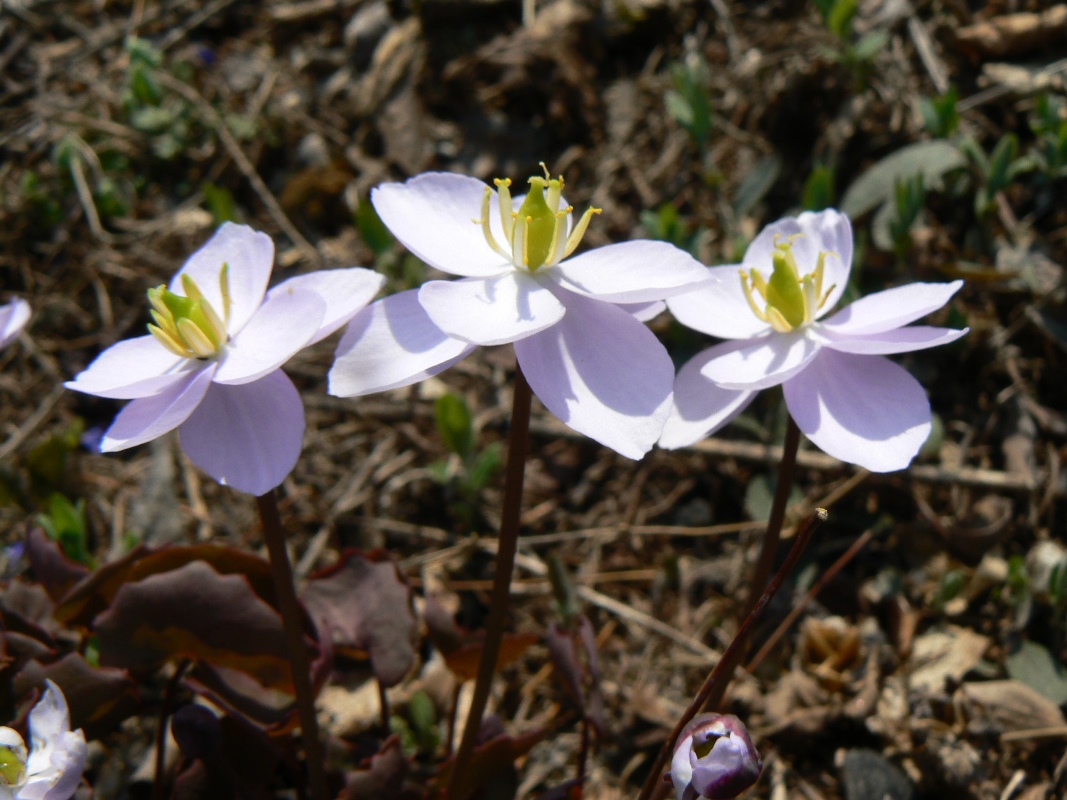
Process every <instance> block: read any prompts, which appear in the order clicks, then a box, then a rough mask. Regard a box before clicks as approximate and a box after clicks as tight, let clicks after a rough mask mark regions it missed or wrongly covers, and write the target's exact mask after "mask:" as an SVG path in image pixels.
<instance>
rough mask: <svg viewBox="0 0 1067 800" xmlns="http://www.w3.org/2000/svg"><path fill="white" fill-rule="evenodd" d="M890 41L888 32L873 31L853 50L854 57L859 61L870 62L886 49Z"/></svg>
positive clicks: (857, 43)
mask: <svg viewBox="0 0 1067 800" xmlns="http://www.w3.org/2000/svg"><path fill="white" fill-rule="evenodd" d="M888 41H889V34H888V33H887V32H886V31H871V32H870V33H868V34H867V35H866V36H864V37H863V38H862V39H860V40H859V41H858V42H856V46H855V47H854V48H853V49H852V57H853V58H855V59H856V60H857V61H870V60H871V59H873V58H874V57H875V56H876V55H878V53H879V52H880V51H881V50H882V49H883V48H884V47H885V45H886V42H888Z"/></svg>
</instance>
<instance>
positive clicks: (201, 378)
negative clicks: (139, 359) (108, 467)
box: [100, 362, 217, 453]
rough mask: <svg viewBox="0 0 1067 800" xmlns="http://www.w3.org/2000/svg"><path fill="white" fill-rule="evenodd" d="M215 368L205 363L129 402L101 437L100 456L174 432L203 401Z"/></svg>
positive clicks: (212, 364) (215, 365)
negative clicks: (180, 378) (168, 384)
mask: <svg viewBox="0 0 1067 800" xmlns="http://www.w3.org/2000/svg"><path fill="white" fill-rule="evenodd" d="M216 367H217V364H215V363H212V362H207V363H205V364H204V365H203V366H202V367H201V368H200V369H199V370H195V371H191V372H188V373H186V374H185V377H184V378H183V379H182V380H181V381H178V382H177V383H175V384H173V385H171V386H168V387H167V388H166V389H164V390H162V391H161V392H159V393H158V394H156V395H153V396H152V397H142V398H139V399H137V400H131V401H130V402H129V403H127V404H126V406H125V408H123V409H122V411H120V412H119V415H118V416H117V417H115V421H114V422H112V423H111V427H110V428H108V430H107V433H106V434H104V439H103V441H102V442H101V443H100V452H101V453H114V452H116V451H118V450H125V449H127V448H129V447H133V446H135V445H138V444H144V443H145V442H150V441H152V440H153V439H156V438H158V437H160V436H162V435H163V434H164V433H167V432H168V431H172V430H174V429H175V428H177V427H178V426H179V425H181V424H182V423H183V422H185V420H186V419H188V418H189V415H190V414H192V413H193V411H194V410H196V407H197V406H198V405H199V404H200V401H201V400H203V399H204V395H205V394H206V393H207V388H208V386H210V385H211V378H212V376H214V374H215V369H216Z"/></svg>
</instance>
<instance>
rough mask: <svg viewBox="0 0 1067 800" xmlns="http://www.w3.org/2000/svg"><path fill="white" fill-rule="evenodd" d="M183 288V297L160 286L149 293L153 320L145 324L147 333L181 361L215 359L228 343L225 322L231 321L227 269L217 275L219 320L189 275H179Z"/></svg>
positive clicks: (226, 267) (223, 266)
mask: <svg viewBox="0 0 1067 800" xmlns="http://www.w3.org/2000/svg"><path fill="white" fill-rule="evenodd" d="M182 288H183V289H184V290H185V296H184V297H182V295H180V294H175V293H174V292H172V291H171V290H170V289H168V288H167V287H166V286H164V285H162V284H161V285H159V286H157V287H156V288H154V289H149V290H148V302H149V303H151V305H152V312H151V313H152V319H154V320H155V324H152V323H151V322H150V323H148V331H149V333H151V334H152V335H153V336H155V337H156V339H158V340H159V342H160V343H161V344H162V345H163V346H164V347H166V348H167V349H168V350H170V351H171V352H172V353H174V354H175V355H178V356H181V357H182V358H200V359H208V358H211V357H213V356H216V355H218V354H219V352H221V350H222V348H223V346H224V345H225V344H226V341H227V340H228V339H229V335H228V334H227V333H226V322H228V321H229V319H230V265H229V264H223V265H222V270H221V271H220V272H219V288H220V289H221V290H222V316H221V317H220V316H219V315H218V313H217V312H216V311H215V309H214V308H212V306H211V303H209V302H208V301H207V298H206V297H204V293H203V292H201V291H200V287H199V286H197V285H196V281H194V280H193V279H192V278H191V277H189V276H188V275H182Z"/></svg>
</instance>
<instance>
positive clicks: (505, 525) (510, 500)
mask: <svg viewBox="0 0 1067 800" xmlns="http://www.w3.org/2000/svg"><path fill="white" fill-rule="evenodd" d="M531 397H532V394H531V392H530V384H529V383H527V382H526V376H525V375H523V374H522V368H521V367H519V366H518V365H517V364H516V366H515V386H514V389H513V390H512V399H511V433H510V435H509V438H508V463H507V468H506V473H505V475H504V506H503V508H502V510H501V515H500V536H499V538H498V540H497V541H498V543H497V552H496V573H495V575H494V576H493V593H492V595H491V596H490V601H489V619H488V620H486V623H485V641H484V643H483V645H482V657H481V661H480V662H479V663H478V678H477V680H476V681H475V683H474V697H473V698H471V707H470V711H469V712H468V713H467V724H466V725H465V726H464V728H463V738H462V739H460V742H459V750H457V751H456V760H455V762H453V764H452V777H451V778H450V779H449V782H448V796H449V798H451V800H463V797H462V796H461V795H460V794H459V787H460V786H461V783H462V780H463V773H464V772H465V771H466V769H467V766H468V764H469V762H470V758H471V754H472V753H473V752H474V743H475V741H476V740H477V738H478V730H479V729H480V727H481V723H482V714H484V713H485V706H486V703H488V701H489V688H490V686H491V684H492V682H493V673H494V672H495V671H496V662H497V658H498V656H499V653H500V642H501V640H502V639H503V637H504V623H505V621H506V620H507V613H508V603H509V600H510V594H511V573H512V571H513V570H514V568H515V553H516V551H517V550H518V547H519V515H520V512H521V510H522V484H523V479H524V477H525V475H526V450H527V447H528V445H529V432H530V401H531Z"/></svg>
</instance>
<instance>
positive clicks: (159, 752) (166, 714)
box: [152, 658, 189, 800]
mask: <svg viewBox="0 0 1067 800" xmlns="http://www.w3.org/2000/svg"><path fill="white" fill-rule="evenodd" d="M188 668H189V659H187V658H185V659H182V661H181V662H180V663H179V664H178V666H177V667H175V668H174V674H173V675H171V676H170V680H169V681H167V687H166V688H165V689H164V690H163V702H162V703H161V704H160V706H159V724H158V725H157V726H156V761H155V774H154V775H153V776H152V800H163V788H164V786H165V783H166V782H165V781H164V780H163V778H164V775H163V773H164V772H166V771H167V767H166V764H167V721H168V720H169V719H170V715H171V712H172V711H173V710H174V695H175V694H177V692H178V684H179V683H181V680H182V675H184V674H185V670H186V669H188Z"/></svg>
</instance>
